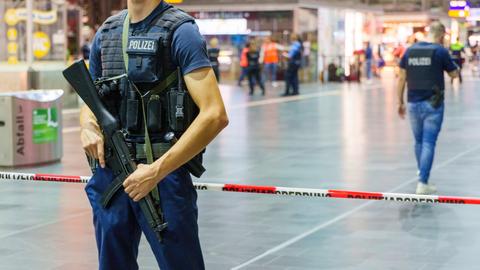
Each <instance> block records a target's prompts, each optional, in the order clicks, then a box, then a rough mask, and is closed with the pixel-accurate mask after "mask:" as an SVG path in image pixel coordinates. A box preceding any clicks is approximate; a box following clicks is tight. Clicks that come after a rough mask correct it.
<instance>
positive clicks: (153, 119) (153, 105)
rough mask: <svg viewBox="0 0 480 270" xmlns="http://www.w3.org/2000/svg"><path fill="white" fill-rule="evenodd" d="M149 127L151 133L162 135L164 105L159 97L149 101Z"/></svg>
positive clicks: (156, 96) (153, 97) (154, 96)
mask: <svg viewBox="0 0 480 270" xmlns="http://www.w3.org/2000/svg"><path fill="white" fill-rule="evenodd" d="M147 126H148V131H149V132H151V133H160V131H161V129H162V103H161V100H160V96H158V95H153V96H152V97H151V98H150V100H149V101H148V105H147Z"/></svg>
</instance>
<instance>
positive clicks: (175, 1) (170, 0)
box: [165, 0, 183, 4]
mask: <svg viewBox="0 0 480 270" xmlns="http://www.w3.org/2000/svg"><path fill="white" fill-rule="evenodd" d="M165 2H167V3H169V4H181V3H183V0H165Z"/></svg>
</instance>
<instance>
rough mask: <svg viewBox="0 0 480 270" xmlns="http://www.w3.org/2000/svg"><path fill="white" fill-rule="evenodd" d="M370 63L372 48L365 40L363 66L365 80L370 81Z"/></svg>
mask: <svg viewBox="0 0 480 270" xmlns="http://www.w3.org/2000/svg"><path fill="white" fill-rule="evenodd" d="M372 63H373V50H372V47H371V46H370V42H367V47H366V48H365V68H366V69H367V70H366V74H367V82H371V81H370V80H371V79H372Z"/></svg>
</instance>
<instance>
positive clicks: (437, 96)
mask: <svg viewBox="0 0 480 270" xmlns="http://www.w3.org/2000/svg"><path fill="white" fill-rule="evenodd" d="M444 36H445V26H443V25H442V24H441V23H440V22H433V23H432V24H431V25H430V30H429V34H428V37H429V42H418V43H416V44H414V45H412V46H411V47H410V48H409V49H408V50H407V51H406V53H405V54H404V56H403V58H402V60H401V62H400V68H401V69H400V74H399V75H400V76H399V82H398V98H399V107H398V113H399V115H400V117H401V118H402V119H404V118H405V115H406V111H407V110H408V113H409V115H410V123H411V126H412V130H413V135H414V137H415V156H416V160H417V167H418V175H419V182H418V185H417V190H416V193H417V194H423V195H426V194H433V193H435V192H436V188H435V186H434V185H431V184H429V178H430V170H431V168H432V164H433V159H434V154H435V145H436V142H437V138H438V134H439V133H440V130H441V127H442V122H443V114H444V106H445V105H444V90H445V80H444V71H446V72H448V75H449V76H450V77H452V78H455V77H457V76H458V67H457V65H456V64H455V63H454V62H453V61H452V59H451V58H450V55H449V52H448V50H447V49H445V48H444V47H443V40H444ZM405 84H407V85H408V104H407V106H405V103H404V89H405Z"/></svg>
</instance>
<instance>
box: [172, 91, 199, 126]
mask: <svg viewBox="0 0 480 270" xmlns="http://www.w3.org/2000/svg"><path fill="white" fill-rule="evenodd" d="M167 102H168V123H169V126H170V129H171V130H172V131H174V132H184V131H185V130H186V129H187V128H188V127H189V126H190V124H191V123H192V122H193V120H194V119H195V117H197V115H198V108H197V106H196V104H195V103H194V102H193V100H192V97H191V96H190V94H189V93H188V92H186V91H178V90H177V88H173V89H172V90H170V91H169V92H168V93H167Z"/></svg>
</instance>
